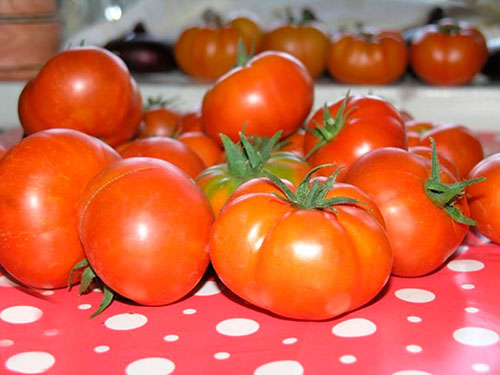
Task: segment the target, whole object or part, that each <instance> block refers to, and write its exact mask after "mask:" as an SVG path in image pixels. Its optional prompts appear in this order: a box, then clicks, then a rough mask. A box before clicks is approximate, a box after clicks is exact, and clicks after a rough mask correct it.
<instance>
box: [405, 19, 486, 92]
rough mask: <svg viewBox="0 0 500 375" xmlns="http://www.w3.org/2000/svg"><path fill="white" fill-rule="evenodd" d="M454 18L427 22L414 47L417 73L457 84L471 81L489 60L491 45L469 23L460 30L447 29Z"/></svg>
mask: <svg viewBox="0 0 500 375" xmlns="http://www.w3.org/2000/svg"><path fill="white" fill-rule="evenodd" d="M450 25H453V24H450V20H449V19H444V20H441V21H440V22H439V24H438V25H427V26H425V27H423V28H422V29H421V30H420V31H419V32H418V33H417V35H416V36H415V38H414V40H413V42H412V44H411V47H410V64H411V66H412V68H413V70H414V71H415V73H416V74H417V75H418V76H419V77H420V78H421V79H422V80H423V81H425V82H427V83H429V84H432V85H450V86H457V85H462V84H465V83H468V82H470V81H471V80H472V79H473V78H474V77H475V76H476V74H477V73H479V71H480V70H481V69H482V67H483V65H484V64H485V63H486V59H487V56H488V49H487V46H486V40H485V38H484V36H483V35H482V34H481V32H480V31H479V30H478V29H476V28H474V27H471V26H468V25H466V24H458V27H459V30H456V31H451V32H450V31H443V28H446V27H449V26H450Z"/></svg>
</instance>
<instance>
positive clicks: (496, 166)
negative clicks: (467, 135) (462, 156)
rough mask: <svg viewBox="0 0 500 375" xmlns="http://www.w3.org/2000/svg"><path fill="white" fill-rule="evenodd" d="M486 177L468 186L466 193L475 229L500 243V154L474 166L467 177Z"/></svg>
mask: <svg viewBox="0 0 500 375" xmlns="http://www.w3.org/2000/svg"><path fill="white" fill-rule="evenodd" d="M480 177H486V180H485V181H482V182H479V183H477V184H473V185H470V186H467V188H466V195H467V201H468V202H469V207H470V214H471V217H472V219H474V220H475V221H476V222H477V225H476V226H475V229H476V230H477V231H479V232H480V233H482V234H483V235H485V236H486V237H488V238H489V239H490V240H492V241H493V242H495V243H500V216H499V215H498V212H499V209H500V196H499V189H498V186H500V154H498V153H497V154H493V155H491V156H488V157H487V158H485V159H483V160H482V161H480V162H479V163H478V164H476V165H475V166H474V168H472V170H471V171H470V172H469V175H468V177H467V178H480Z"/></svg>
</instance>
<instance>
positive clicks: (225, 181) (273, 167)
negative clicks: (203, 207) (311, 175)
mask: <svg viewBox="0 0 500 375" xmlns="http://www.w3.org/2000/svg"><path fill="white" fill-rule="evenodd" d="M263 169H266V170H268V171H270V172H271V173H273V174H275V175H276V176H277V177H279V178H282V179H285V180H288V181H290V182H291V183H292V184H293V185H298V184H299V183H300V181H302V179H303V178H304V176H305V175H306V174H307V173H308V172H309V170H310V169H311V166H310V165H309V164H308V163H307V162H306V161H305V160H304V159H303V158H301V157H300V156H298V155H296V154H294V153H291V152H274V153H271V157H270V158H269V160H268V161H267V162H265V163H264V166H263ZM255 177H259V176H255ZM196 182H197V183H198V185H200V186H201V188H202V189H203V191H204V192H205V194H206V195H207V197H208V199H209V201H210V204H211V205H212V209H213V212H214V214H215V215H217V214H218V213H219V211H220V209H221V208H222V206H223V205H224V203H225V202H226V200H227V199H228V198H229V196H230V195H231V194H232V193H233V192H234V190H235V189H236V188H237V187H238V186H240V185H241V184H243V183H244V182H246V181H243V180H241V179H239V178H238V177H236V176H234V175H232V174H231V173H230V171H229V169H228V166H227V164H225V163H223V164H217V165H214V166H212V167H210V168H207V169H205V170H204V171H203V172H201V173H200V174H199V175H198V176H197V177H196Z"/></svg>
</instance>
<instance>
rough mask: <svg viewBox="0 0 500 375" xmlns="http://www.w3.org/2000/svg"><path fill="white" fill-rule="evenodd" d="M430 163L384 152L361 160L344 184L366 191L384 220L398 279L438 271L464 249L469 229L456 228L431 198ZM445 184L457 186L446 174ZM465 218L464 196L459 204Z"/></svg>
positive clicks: (406, 154)
mask: <svg viewBox="0 0 500 375" xmlns="http://www.w3.org/2000/svg"><path fill="white" fill-rule="evenodd" d="M430 172H431V164H430V161H429V160H427V159H425V158H424V157H422V156H419V155H415V154H411V153H409V152H407V151H405V150H401V149H398V148H393V147H387V148H380V149H377V150H374V151H371V152H370V153H368V154H366V155H364V156H363V157H361V158H359V159H358V160H357V161H356V162H355V163H354V164H353V165H352V166H351V168H350V169H349V171H348V172H347V175H346V178H345V181H346V182H347V183H349V184H353V185H355V186H357V187H359V188H360V189H361V190H363V191H364V192H366V193H367V194H368V195H369V196H370V197H371V198H372V199H373V200H374V201H375V203H376V204H377V206H378V208H379V209H380V211H381V212H382V216H383V217H384V221H385V226H386V230H387V236H388V238H389V241H390V243H391V247H392V251H393V256H394V265H393V269H392V273H393V274H394V275H398V276H408V277H414V276H422V275H425V274H428V273H430V272H432V271H434V270H436V269H437V268H439V267H440V266H441V265H442V264H443V263H444V262H445V261H446V259H448V258H449V257H450V256H451V255H452V254H453V252H454V251H455V250H456V248H457V247H458V246H459V245H460V243H461V242H462V240H463V238H464V237H465V234H466V233H467V230H468V226H467V225H465V224H460V223H457V222H456V221H454V220H452V219H451V217H450V216H449V215H448V214H447V213H446V212H445V211H444V210H443V209H442V208H439V207H438V206H436V205H435V204H434V203H433V202H432V201H431V200H430V199H429V198H428V197H427V195H426V193H425V189H424V182H425V180H426V179H427V178H428V177H429V176H430ZM441 178H442V181H443V183H451V182H456V179H455V178H454V177H453V176H452V175H451V174H449V172H447V171H445V170H442V171H441ZM456 207H457V208H459V209H460V210H461V211H462V212H463V213H464V214H465V215H466V216H468V214H469V206H468V205H467V200H466V198H465V196H462V197H461V198H460V199H459V200H458V201H457V203H456Z"/></svg>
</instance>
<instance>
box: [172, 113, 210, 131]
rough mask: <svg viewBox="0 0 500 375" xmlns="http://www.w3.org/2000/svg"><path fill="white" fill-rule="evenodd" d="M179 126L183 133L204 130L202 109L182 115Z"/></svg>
mask: <svg viewBox="0 0 500 375" xmlns="http://www.w3.org/2000/svg"><path fill="white" fill-rule="evenodd" d="M178 128H179V130H180V132H181V133H187V132H204V128H203V119H202V118H201V109H200V110H196V111H191V112H188V113H185V114H184V115H182V116H181V118H180V119H179V123H178Z"/></svg>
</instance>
